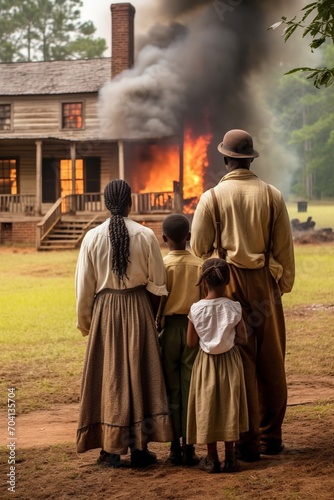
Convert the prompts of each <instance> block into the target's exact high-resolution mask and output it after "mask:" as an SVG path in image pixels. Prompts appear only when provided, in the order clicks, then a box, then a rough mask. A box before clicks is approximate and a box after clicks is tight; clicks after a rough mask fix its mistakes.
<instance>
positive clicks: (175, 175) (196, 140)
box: [140, 129, 212, 213]
mask: <svg viewBox="0 0 334 500" xmlns="http://www.w3.org/2000/svg"><path fill="white" fill-rule="evenodd" d="M211 137H212V136H211V134H205V135H201V136H200V137H193V135H192V133H191V130H190V129H187V130H186V131H185V134H184V146H183V199H184V208H183V211H184V212H186V213H191V212H193V210H194V208H195V206H196V203H197V201H198V198H199V197H200V195H201V194H202V193H203V190H204V173H205V169H206V168H207V166H208V158H207V148H208V145H209V143H210V140H211ZM149 148H150V152H149V154H148V155H147V157H146V159H145V158H144V159H141V161H140V169H141V170H142V171H146V172H147V177H146V179H145V187H143V188H142V189H140V192H141V193H148V192H150V193H152V192H155V193H156V192H172V191H173V183H174V181H176V182H179V180H180V150H179V145H178V144H173V145H168V146H166V145H158V144H154V145H151V146H149Z"/></svg>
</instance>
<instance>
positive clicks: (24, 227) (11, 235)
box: [0, 221, 39, 246]
mask: <svg viewBox="0 0 334 500" xmlns="http://www.w3.org/2000/svg"><path fill="white" fill-rule="evenodd" d="M38 222H39V221H37V222H36V221H29V222H26V221H10V222H1V223H0V243H5V244H26V245H33V246H35V245H36V225H37V223H38Z"/></svg>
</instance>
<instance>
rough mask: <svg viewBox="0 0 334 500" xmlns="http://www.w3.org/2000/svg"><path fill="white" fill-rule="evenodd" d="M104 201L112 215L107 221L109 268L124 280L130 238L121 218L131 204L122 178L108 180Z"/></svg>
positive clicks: (128, 187)
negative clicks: (109, 250) (109, 246)
mask: <svg viewBox="0 0 334 500" xmlns="http://www.w3.org/2000/svg"><path fill="white" fill-rule="evenodd" d="M104 203H105V206H106V208H107V209H108V210H109V212H110V213H111V215H112V217H110V222H109V237H110V244H111V250H112V251H111V269H112V271H113V273H115V274H116V275H117V276H118V277H119V279H120V280H121V281H123V282H124V279H125V278H127V275H126V270H127V267H128V262H129V256H130V238H129V233H128V230H127V228H126V225H125V222H124V219H123V217H124V214H125V215H127V213H126V209H127V208H128V207H129V205H131V188H130V186H129V184H128V183H127V182H125V181H123V180H122V179H116V180H113V181H111V182H109V184H107V186H106V187H105V190H104Z"/></svg>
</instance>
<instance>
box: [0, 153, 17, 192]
mask: <svg viewBox="0 0 334 500" xmlns="http://www.w3.org/2000/svg"><path fill="white" fill-rule="evenodd" d="M0 194H17V166H16V160H10V159H3V160H2V159H0Z"/></svg>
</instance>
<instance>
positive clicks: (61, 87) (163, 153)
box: [0, 3, 208, 249]
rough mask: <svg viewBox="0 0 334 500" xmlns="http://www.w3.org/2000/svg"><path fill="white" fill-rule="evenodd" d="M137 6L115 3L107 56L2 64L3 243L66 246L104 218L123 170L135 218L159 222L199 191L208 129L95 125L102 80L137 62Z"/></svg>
mask: <svg viewBox="0 0 334 500" xmlns="http://www.w3.org/2000/svg"><path fill="white" fill-rule="evenodd" d="M134 16H135V9H134V7H133V6H132V5H131V4H129V3H121V4H112V5H111V17H112V57H111V58H103V59H92V60H75V61H52V62H27V63H8V64H7V63H5V64H0V243H35V241H36V240H37V243H36V245H37V248H39V249H41V248H65V247H73V246H76V245H78V244H79V243H80V241H81V238H82V236H83V234H84V233H85V231H86V230H87V228H89V227H91V226H92V225H94V224H96V223H97V222H99V221H100V220H102V219H103V218H104V217H105V216H106V213H105V212H104V203H103V189H104V186H105V185H106V184H107V183H108V182H109V181H110V180H111V179H114V178H124V179H125V180H127V181H128V182H129V184H130V185H131V187H132V191H133V211H132V216H133V217H134V218H136V220H138V221H140V222H143V223H147V224H150V225H152V226H153V229H158V228H160V227H161V221H162V218H163V216H164V215H165V214H168V213H170V212H172V211H179V212H181V211H183V210H184V211H185V212H190V211H191V210H192V204H193V202H194V200H195V199H197V196H198V195H199V193H201V192H202V190H203V189H202V188H203V185H202V179H203V169H204V168H205V166H206V147H207V144H208V137H199V138H193V137H192V136H191V132H190V131H188V130H185V131H184V132H183V131H182V134H180V136H179V135H177V136H175V135H172V136H170V137H164V138H159V139H152V138H150V139H144V140H143V139H138V140H136V139H127V138H125V139H124V138H123V139H122V140H120V139H118V138H110V137H108V136H106V135H105V134H103V133H101V123H100V120H99V114H98V100H99V92H100V90H101V88H102V87H103V86H104V85H105V84H106V83H107V82H108V81H110V80H111V79H112V78H115V76H116V75H118V74H120V73H122V72H123V71H124V70H127V69H128V68H131V67H132V65H133V63H134Z"/></svg>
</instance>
